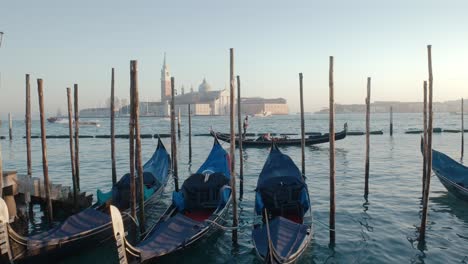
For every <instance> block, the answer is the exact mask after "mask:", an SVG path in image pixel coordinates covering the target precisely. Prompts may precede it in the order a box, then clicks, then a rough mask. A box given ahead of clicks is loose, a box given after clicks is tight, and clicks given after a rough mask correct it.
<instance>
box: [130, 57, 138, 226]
mask: <svg viewBox="0 0 468 264" xmlns="http://www.w3.org/2000/svg"><path fill="white" fill-rule="evenodd" d="M133 78H135V76H134V75H133V68H132V64H131V63H130V121H129V124H128V128H129V135H128V136H129V137H128V138H129V140H130V141H129V147H130V212H131V215H132V217H133V218H135V219H136V217H137V216H136V203H137V200H136V179H135V111H134V110H135V108H134V106H133V104H134V103H135V102H134V100H133V97H134V94H133V92H134V89H133V85H134V81H133Z"/></svg>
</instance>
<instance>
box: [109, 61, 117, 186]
mask: <svg viewBox="0 0 468 264" xmlns="http://www.w3.org/2000/svg"><path fill="white" fill-rule="evenodd" d="M114 94H115V75H114V68H112V76H111V106H110V119H111V120H110V126H111V159H112V186H114V185H115V184H116V183H117V168H116V165H115V111H114V108H115V105H114V104H115V102H114V101H115V97H114Z"/></svg>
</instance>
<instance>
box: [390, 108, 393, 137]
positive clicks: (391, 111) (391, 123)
mask: <svg viewBox="0 0 468 264" xmlns="http://www.w3.org/2000/svg"><path fill="white" fill-rule="evenodd" d="M390 136H393V106H390Z"/></svg>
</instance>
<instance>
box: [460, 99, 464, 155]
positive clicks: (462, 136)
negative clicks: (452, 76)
mask: <svg viewBox="0 0 468 264" xmlns="http://www.w3.org/2000/svg"><path fill="white" fill-rule="evenodd" d="M464 122H465V119H464V113H463V98H462V99H461V159H462V160H463V154H464V152H465V124H464Z"/></svg>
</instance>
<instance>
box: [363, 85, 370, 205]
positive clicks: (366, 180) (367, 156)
mask: <svg viewBox="0 0 468 264" xmlns="http://www.w3.org/2000/svg"><path fill="white" fill-rule="evenodd" d="M370 92H371V78H370V77H367V97H366V167H365V183H364V185H365V186H364V196H365V197H366V198H367V196H368V195H369V154H370V153H369V152H370Z"/></svg>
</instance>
